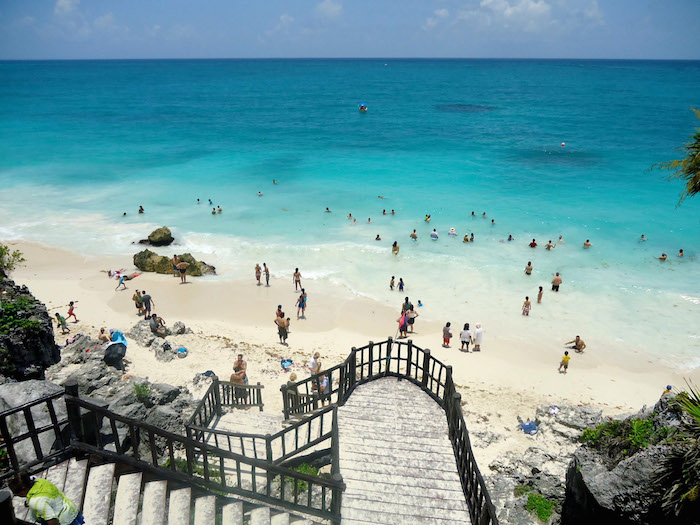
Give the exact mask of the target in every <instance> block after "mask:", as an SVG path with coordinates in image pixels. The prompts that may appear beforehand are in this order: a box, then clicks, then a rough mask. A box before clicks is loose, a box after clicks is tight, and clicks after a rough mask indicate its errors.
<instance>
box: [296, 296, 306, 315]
mask: <svg viewBox="0 0 700 525" xmlns="http://www.w3.org/2000/svg"><path fill="white" fill-rule="evenodd" d="M296 306H297V320H298V319H306V316H305V315H304V310H305V309H306V297H304V296H303V295H300V296H299V299H297V304H296ZM300 312H301V316H300V315H299V313H300Z"/></svg>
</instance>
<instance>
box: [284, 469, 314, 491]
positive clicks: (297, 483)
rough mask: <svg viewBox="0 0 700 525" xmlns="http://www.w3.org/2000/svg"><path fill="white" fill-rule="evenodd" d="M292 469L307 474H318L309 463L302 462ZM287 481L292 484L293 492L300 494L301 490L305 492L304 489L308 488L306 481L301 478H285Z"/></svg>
mask: <svg viewBox="0 0 700 525" xmlns="http://www.w3.org/2000/svg"><path fill="white" fill-rule="evenodd" d="M292 470H294V471H295V472H299V473H300V474H307V475H309V476H318V469H317V468H316V467H314V466H313V465H309V464H308V463H302V464H301V465H299V466H298V467H294V468H293V469H292ZM287 483H290V484H292V485H293V489H294V492H295V493H296V494H301V493H302V492H305V491H306V489H307V488H308V484H307V483H306V481H303V480H300V479H299V480H291V479H287Z"/></svg>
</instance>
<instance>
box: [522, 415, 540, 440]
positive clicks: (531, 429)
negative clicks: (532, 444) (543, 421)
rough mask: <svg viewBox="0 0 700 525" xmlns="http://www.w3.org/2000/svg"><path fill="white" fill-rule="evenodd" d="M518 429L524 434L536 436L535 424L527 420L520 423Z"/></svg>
mask: <svg viewBox="0 0 700 525" xmlns="http://www.w3.org/2000/svg"><path fill="white" fill-rule="evenodd" d="M520 429H521V430H522V431H523V432H525V433H526V434H530V435H531V436H534V435H535V434H537V423H535V422H534V421H530V420H529V419H528V420H527V421H525V422H523V423H520Z"/></svg>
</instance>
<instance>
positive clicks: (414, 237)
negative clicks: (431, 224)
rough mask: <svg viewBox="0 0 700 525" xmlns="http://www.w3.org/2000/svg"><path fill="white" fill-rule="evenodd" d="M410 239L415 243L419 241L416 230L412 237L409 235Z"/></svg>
mask: <svg viewBox="0 0 700 525" xmlns="http://www.w3.org/2000/svg"><path fill="white" fill-rule="evenodd" d="M409 237H411V239H413V240H414V241H417V240H418V234H417V233H416V230H413V233H411V235H409Z"/></svg>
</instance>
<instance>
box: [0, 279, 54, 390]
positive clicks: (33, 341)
mask: <svg viewBox="0 0 700 525" xmlns="http://www.w3.org/2000/svg"><path fill="white" fill-rule="evenodd" d="M0 303H2V308H0V374H2V375H5V376H8V377H13V378H15V379H18V380H20V381H22V380H24V379H37V378H40V379H43V377H44V370H45V369H46V368H47V367H49V366H51V365H53V364H55V363H58V362H59V361H60V360H61V353H60V350H59V348H58V346H56V344H55V342H54V334H53V325H52V323H51V318H50V317H49V313H48V312H47V311H46V307H45V306H44V305H43V304H42V303H41V302H39V301H38V300H36V299H35V298H34V296H33V295H32V294H31V292H30V291H29V289H28V288H27V287H26V286H22V287H19V286H16V285H15V283H14V282H13V281H11V280H10V279H3V280H0Z"/></svg>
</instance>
